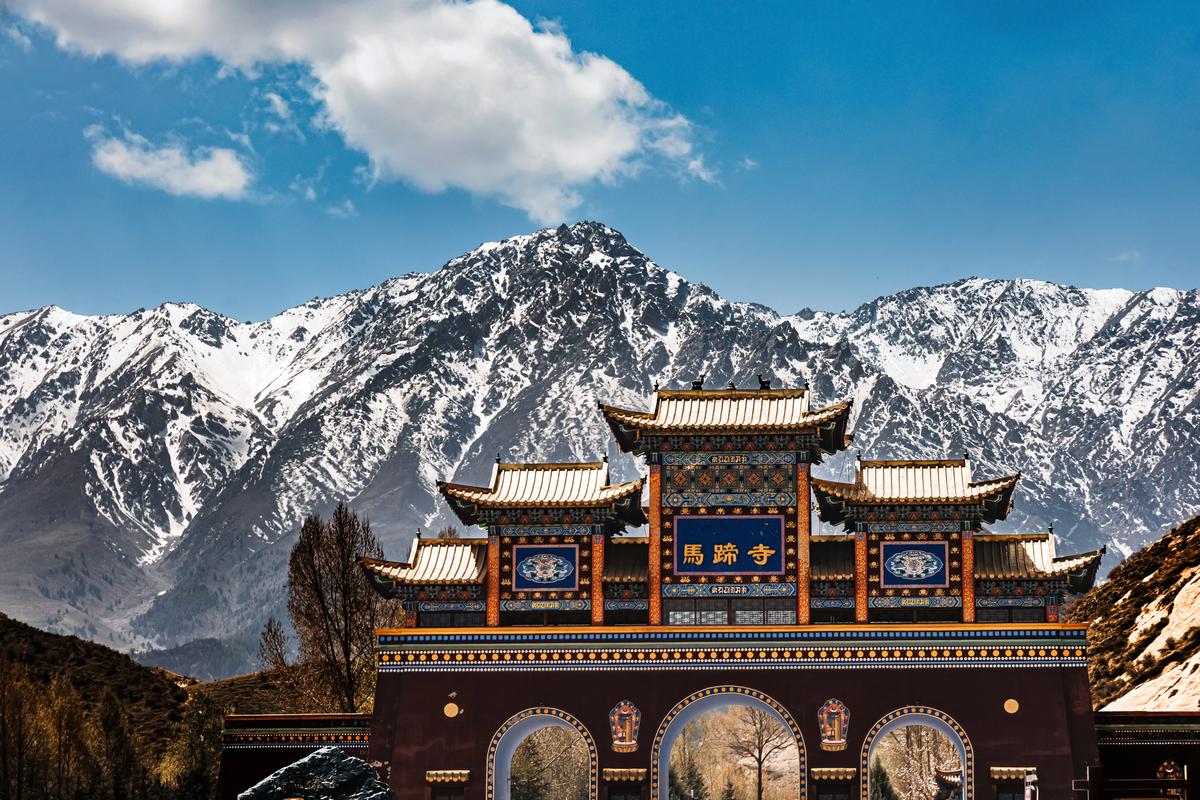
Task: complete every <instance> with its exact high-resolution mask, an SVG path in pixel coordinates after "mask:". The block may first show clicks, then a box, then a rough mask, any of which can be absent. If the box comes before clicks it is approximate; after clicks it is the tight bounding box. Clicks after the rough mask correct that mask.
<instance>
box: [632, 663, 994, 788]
mask: <svg viewBox="0 0 1200 800" xmlns="http://www.w3.org/2000/svg"><path fill="white" fill-rule="evenodd" d="M726 694H728V695H738V696H740V697H746V698H749V699H751V700H756V701H758V702H759V703H761V704H762V705H765V706H767V707H769V708H770V709H771V710H772V711H774V712H775V713H776V714H778V715H779V717H780V718H781V719H782V720H783V721H784V723H785V724H786V725H787V726H788V730H790V731H791V733H792V736H794V737H795V739H796V748H797V750H798V751H799V761H800V765H799V767H800V794H799V800H805V798H806V797H807V796H808V780H807V770H808V751H807V750H806V749H805V747H804V734H803V733H802V732H801V731H800V726H799V725H797V724H796V720H795V718H794V717H793V716H792V714H791V712H790V711H788V710H787V709H786V708H784V707H783V705H782V704H780V703H779V701H777V700H776V699H775V698H773V697H771V696H770V695H768V694H765V693H764V692H760V691H758V690H757V689H750V688H748V687H746V686H710V687H708V688H707V689H701V690H700V691H698V692H693V693H692V694H690V695H688V696H687V697H685V698H683V699H682V700H680V701H679V702H678V703H676V704H675V706H674V707H673V708H672V709H671V710H670V711H668V712H667V715H666V716H665V717H663V721H662V724H660V725H659V726H658V732H657V733H655V734H654V744H653V745H652V746H651V748H650V800H665V798H666V793H665V792H662V793H661V794H660V789H661V788H662V787H661V786H660V785H659V784H660V782H661V777H660V775H659V768H658V762H659V760H660V758H661V756H662V743H663V739H665V738H666V735H667V731H668V729H670V727H671V723H672V722H674V721H675V718H676V717H678V716H679V715H680V714H681V713H683V711H684V709H686V708H687V707H688V706H690V705H691V704H692V703H695V702H696V701H698V700H702V699H704V698H706V697H714V696H717V695H726ZM863 796H864V797H866V795H863ZM968 800H971V799H970V798H968Z"/></svg>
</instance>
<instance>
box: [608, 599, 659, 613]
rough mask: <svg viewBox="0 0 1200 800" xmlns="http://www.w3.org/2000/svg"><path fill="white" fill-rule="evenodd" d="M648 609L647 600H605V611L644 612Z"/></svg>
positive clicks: (648, 603) (648, 602)
mask: <svg viewBox="0 0 1200 800" xmlns="http://www.w3.org/2000/svg"><path fill="white" fill-rule="evenodd" d="M649 608H650V601H649V600H605V601H604V610H605V611H646V610H648V609H649Z"/></svg>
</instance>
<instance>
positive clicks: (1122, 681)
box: [1070, 517, 1200, 711]
mask: <svg viewBox="0 0 1200 800" xmlns="http://www.w3.org/2000/svg"><path fill="white" fill-rule="evenodd" d="M1070 618H1071V620H1073V621H1075V622H1086V623H1089V624H1090V625H1091V636H1090V645H1091V649H1092V652H1091V665H1090V674H1091V678H1092V693H1093V699H1094V701H1095V703H1096V705H1097V707H1102V708H1104V709H1105V710H1107V711H1138V710H1150V711H1200V517H1197V518H1195V519H1192V520H1189V521H1188V522H1185V523H1183V524H1181V525H1179V526H1178V527H1177V528H1175V529H1174V530H1172V531H1171V532H1170V533H1167V534H1166V535H1165V536H1163V537H1162V538H1161V539H1159V540H1158V541H1157V542H1154V543H1153V544H1151V545H1150V546H1149V547H1147V548H1145V549H1144V550H1141V551H1139V552H1137V553H1134V554H1133V555H1132V556H1130V557H1129V558H1128V559H1126V560H1125V561H1124V562H1122V563H1121V564H1120V565H1119V566H1118V567H1117V568H1116V569H1114V570H1113V571H1112V573H1111V574H1110V575H1109V579H1108V580H1107V581H1106V582H1105V583H1104V584H1103V585H1101V586H1099V587H1097V588H1096V589H1095V590H1093V591H1092V592H1091V594H1089V595H1088V596H1087V597H1085V598H1084V599H1083V600H1082V601H1081V602H1080V603H1079V604H1078V605H1077V606H1075V608H1073V609H1072V610H1071V612H1070Z"/></svg>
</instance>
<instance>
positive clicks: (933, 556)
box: [879, 542, 950, 589]
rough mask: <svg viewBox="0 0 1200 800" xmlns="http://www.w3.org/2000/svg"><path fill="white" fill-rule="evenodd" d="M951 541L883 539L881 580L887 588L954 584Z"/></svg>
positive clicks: (940, 586) (880, 564)
mask: <svg viewBox="0 0 1200 800" xmlns="http://www.w3.org/2000/svg"><path fill="white" fill-rule="evenodd" d="M947 547H948V543H947V542H882V543H881V546H880V552H879V556H880V563H879V583H880V585H881V586H883V587H884V588H887V589H907V588H910V587H914V586H916V587H938V588H944V587H946V586H948V585H949V584H950V580H949V576H950V568H949V566H948V564H947V558H946V556H947Z"/></svg>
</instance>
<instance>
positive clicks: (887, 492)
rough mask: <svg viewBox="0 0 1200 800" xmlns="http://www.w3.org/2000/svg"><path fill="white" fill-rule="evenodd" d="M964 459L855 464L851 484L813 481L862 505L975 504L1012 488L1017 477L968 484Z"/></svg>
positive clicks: (966, 465) (844, 498) (820, 487)
mask: <svg viewBox="0 0 1200 800" xmlns="http://www.w3.org/2000/svg"><path fill="white" fill-rule="evenodd" d="M971 477H972V476H971V463H970V462H969V461H967V460H966V459H937V460H929V461H864V460H861V459H860V460H859V461H858V467H857V470H856V475H855V479H854V483H839V482H837V481H827V480H821V479H820V478H813V485H814V486H817V487H819V489H820V491H822V492H826V493H828V494H831V495H834V496H835V497H839V498H841V499H843V500H849V501H851V502H856V503H865V504H872V505H875V504H881V505H882V504H889V503H913V502H921V503H962V502H971V501H974V500H979V499H982V498H984V497H987V496H989V495H992V494H995V493H996V492H999V491H1002V490H1004V489H1007V488H1011V487H1012V486H1015V485H1016V483H1017V481H1018V480H1019V479H1020V477H1021V476H1020V475H1019V474H1017V475H1009V476H1007V477H1004V478H996V479H994V480H988V481H973V480H971Z"/></svg>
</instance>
